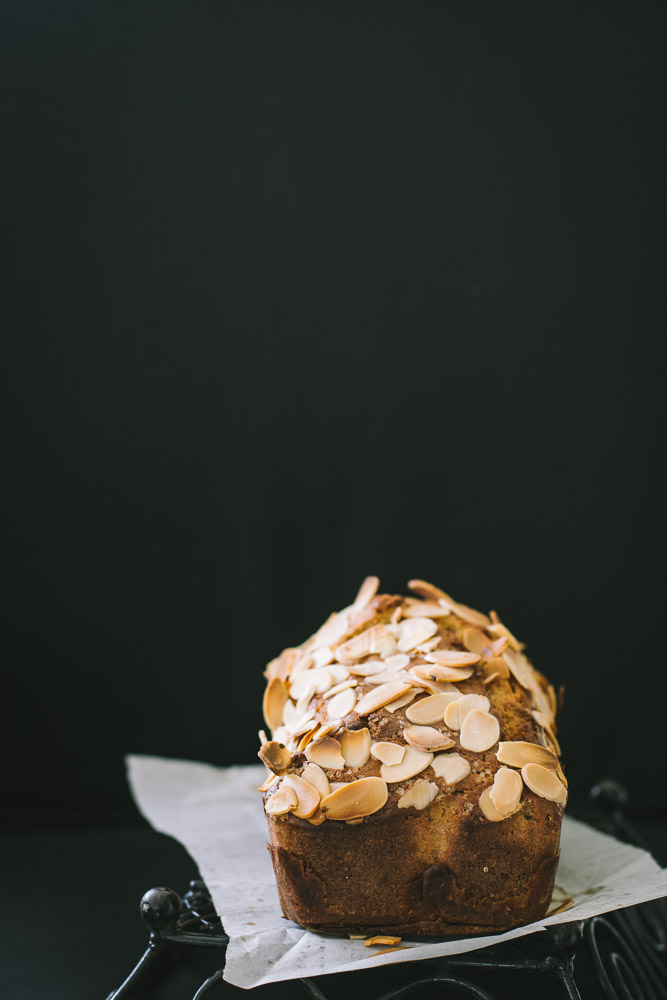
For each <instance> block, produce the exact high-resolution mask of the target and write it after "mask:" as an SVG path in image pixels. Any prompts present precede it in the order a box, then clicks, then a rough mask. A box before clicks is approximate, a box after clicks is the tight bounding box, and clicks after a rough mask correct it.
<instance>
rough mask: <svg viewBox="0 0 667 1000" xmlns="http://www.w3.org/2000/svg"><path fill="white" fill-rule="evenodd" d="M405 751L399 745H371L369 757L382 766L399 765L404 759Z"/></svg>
mask: <svg viewBox="0 0 667 1000" xmlns="http://www.w3.org/2000/svg"><path fill="white" fill-rule="evenodd" d="M405 749H406V748H405V747H403V746H401V745H400V743H384V742H382V743H373V745H372V746H371V757H375V759H376V760H379V761H380V763H382V764H390V765H392V764H400V763H401V761H402V760H403V758H404V757H405Z"/></svg>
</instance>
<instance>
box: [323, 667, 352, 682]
mask: <svg viewBox="0 0 667 1000" xmlns="http://www.w3.org/2000/svg"><path fill="white" fill-rule="evenodd" d="M327 670H328V672H329V675H330V677H331V680H332V682H333V683H334V684H342V682H343V681H346V680H347V679H348V677H349V676H350V671H349V670H348V669H347V667H344V666H343V664H342V663H330V664H329V666H328V667H327Z"/></svg>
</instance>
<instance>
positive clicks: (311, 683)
mask: <svg viewBox="0 0 667 1000" xmlns="http://www.w3.org/2000/svg"><path fill="white" fill-rule="evenodd" d="M319 670H324V667H321V668H319ZM319 670H318V671H315V670H305V671H304V672H303V673H301V674H297V675H296V677H291V678H290V686H289V693H290V697H291V698H293V699H294V701H301V699H303V698H308V700H309V701H310V699H311V698H312V697H313V695H314V694H315V688H316V687H317V678H318V676H319ZM329 683H331V678H329ZM287 704H289V702H288V703H287ZM285 707H286V708H287V705H286V706H285ZM283 718H284V719H285V720H286V719H287V716H283Z"/></svg>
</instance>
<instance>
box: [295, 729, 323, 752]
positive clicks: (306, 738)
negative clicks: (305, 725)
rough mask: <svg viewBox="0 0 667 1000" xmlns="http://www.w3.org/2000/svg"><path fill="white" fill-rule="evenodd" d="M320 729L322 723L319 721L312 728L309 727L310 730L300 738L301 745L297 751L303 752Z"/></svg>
mask: <svg viewBox="0 0 667 1000" xmlns="http://www.w3.org/2000/svg"><path fill="white" fill-rule="evenodd" d="M319 729H320V724H319V722H316V723H315V725H314V726H313V728H312V729H309V730H308V732H306V733H304V734H303V736H302V737H301V739H300V740H299V745H298V746H297V748H296V752H297V753H303V751H304V750H305V749H306V747H307V746H308V744H309V743H311V742H312V740H313V738H314V737H315V734H316V733H319Z"/></svg>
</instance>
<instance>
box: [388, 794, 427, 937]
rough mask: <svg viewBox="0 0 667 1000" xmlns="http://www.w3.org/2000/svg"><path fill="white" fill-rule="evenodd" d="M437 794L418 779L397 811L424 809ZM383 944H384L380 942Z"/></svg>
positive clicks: (405, 795) (402, 799)
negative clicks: (410, 808)
mask: <svg viewBox="0 0 667 1000" xmlns="http://www.w3.org/2000/svg"><path fill="white" fill-rule="evenodd" d="M437 794H438V786H437V785H436V784H435V782H433V781H426V779H425V778H418V779H417V780H416V781H415V783H414V785H412V787H411V788H408V790H407V792H403V794H402V795H401V797H400V799H399V800H398V808H399V809H408V808H409V807H410V806H412V808H413V809H425V808H426V806H428V805H430V804H431V802H433V799H434V798H435V797H436V795H437ZM399 940H400V938H399ZM382 943H383V944H384V943H385V942H382Z"/></svg>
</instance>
